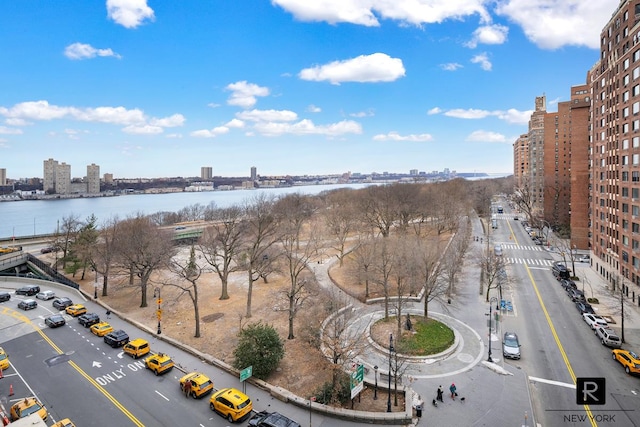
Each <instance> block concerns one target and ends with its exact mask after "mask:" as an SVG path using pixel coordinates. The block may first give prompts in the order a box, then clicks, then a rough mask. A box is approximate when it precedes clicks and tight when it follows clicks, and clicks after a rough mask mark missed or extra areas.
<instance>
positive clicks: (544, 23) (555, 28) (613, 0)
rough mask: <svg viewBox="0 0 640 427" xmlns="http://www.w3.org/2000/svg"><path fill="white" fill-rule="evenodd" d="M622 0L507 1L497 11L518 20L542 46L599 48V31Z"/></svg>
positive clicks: (528, 36) (525, 30) (539, 45)
mask: <svg viewBox="0 0 640 427" xmlns="http://www.w3.org/2000/svg"><path fill="white" fill-rule="evenodd" d="M619 4H620V0H598V1H584V0H556V1H550V0H505V1H502V2H498V6H497V7H496V12H497V13H499V14H501V15H504V16H506V17H507V18H509V19H510V20H511V21H513V22H515V23H517V24H518V25H520V26H521V27H522V29H523V30H524V33H525V35H526V36H527V38H528V39H529V40H531V42H533V43H535V44H536V45H537V46H538V47H541V48H543V49H558V48H560V47H562V46H568V45H571V46H586V47H589V48H591V49H598V48H599V47H600V31H601V30H602V28H604V27H605V26H606V24H607V22H608V21H609V19H611V13H612V11H614V10H616V8H617V7H618V5H619Z"/></svg>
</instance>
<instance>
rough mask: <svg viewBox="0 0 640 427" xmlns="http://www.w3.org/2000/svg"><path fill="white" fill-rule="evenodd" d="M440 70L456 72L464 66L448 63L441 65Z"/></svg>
mask: <svg viewBox="0 0 640 427" xmlns="http://www.w3.org/2000/svg"><path fill="white" fill-rule="evenodd" d="M440 68H442V69H443V70H445V71H456V70H457V69H458V68H462V65H461V64H458V63H457V62H447V63H446V64H440Z"/></svg>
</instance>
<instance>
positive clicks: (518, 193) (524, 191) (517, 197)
mask: <svg viewBox="0 0 640 427" xmlns="http://www.w3.org/2000/svg"><path fill="white" fill-rule="evenodd" d="M533 191H534V189H533V188H531V183H530V182H529V180H528V179H525V180H524V181H523V182H522V185H521V186H519V187H518V188H516V190H515V191H514V193H513V202H514V203H515V205H516V206H517V207H518V209H520V212H522V213H523V214H524V215H525V216H526V218H527V220H529V221H531V220H532V219H533V217H534V209H535V206H534V203H535V196H534V194H533Z"/></svg>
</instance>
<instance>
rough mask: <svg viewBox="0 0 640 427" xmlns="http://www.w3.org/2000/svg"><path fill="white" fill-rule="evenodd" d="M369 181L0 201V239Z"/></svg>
mask: <svg viewBox="0 0 640 427" xmlns="http://www.w3.org/2000/svg"><path fill="white" fill-rule="evenodd" d="M367 185H369V184H334V185H309V186H300V187H287V188H264V189H255V190H231V191H206V192H188V193H168V194H130V195H124V196H115V197H92V198H79V199H56V200H24V201H19V202H0V240H7V239H11V238H12V237H13V236H15V237H30V236H36V235H40V234H50V233H55V231H56V228H57V227H58V222H59V221H60V222H61V221H62V218H64V217H69V216H71V215H74V216H77V217H78V218H79V219H80V220H85V219H86V218H88V217H89V216H91V215H92V214H93V215H95V216H96V218H98V224H102V223H103V222H104V221H106V220H108V219H109V218H113V217H115V216H117V217H118V218H120V219H124V218H126V217H127V216H130V215H135V214H136V213H138V212H141V213H143V214H152V213H156V212H177V211H179V210H180V209H182V208H184V207H186V206H191V205H195V204H201V205H203V206H208V205H209V204H210V203H211V202H214V203H215V204H216V206H217V207H219V208H223V207H228V206H232V205H235V204H241V203H243V202H244V201H246V200H250V199H252V198H253V197H255V196H257V195H259V194H260V193H265V194H266V195H273V196H283V195H287V194H291V193H299V194H308V195H314V194H319V193H321V192H323V191H330V190H335V189H337V188H346V187H348V188H363V187H365V186H367Z"/></svg>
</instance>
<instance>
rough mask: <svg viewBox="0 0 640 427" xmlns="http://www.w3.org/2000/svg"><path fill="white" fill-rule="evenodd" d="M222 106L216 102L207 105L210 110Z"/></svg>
mask: <svg viewBox="0 0 640 427" xmlns="http://www.w3.org/2000/svg"><path fill="white" fill-rule="evenodd" d="M219 106H220V104H216V103H215V102H210V103H208V104H207V107H210V108H218V107H219Z"/></svg>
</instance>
